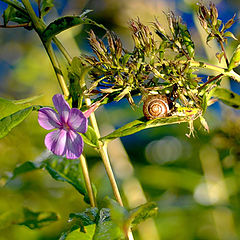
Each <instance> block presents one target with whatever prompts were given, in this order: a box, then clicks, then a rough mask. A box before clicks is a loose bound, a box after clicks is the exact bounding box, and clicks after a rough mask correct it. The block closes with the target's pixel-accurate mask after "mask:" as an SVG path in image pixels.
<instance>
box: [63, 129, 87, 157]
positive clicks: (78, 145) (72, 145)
mask: <svg viewBox="0 0 240 240" xmlns="http://www.w3.org/2000/svg"><path fill="white" fill-rule="evenodd" d="M82 151H83V140H82V137H81V136H80V135H79V134H77V133H76V132H74V131H71V130H70V131H68V133H67V143H66V158H68V159H75V158H79V157H80V156H81V154H82Z"/></svg>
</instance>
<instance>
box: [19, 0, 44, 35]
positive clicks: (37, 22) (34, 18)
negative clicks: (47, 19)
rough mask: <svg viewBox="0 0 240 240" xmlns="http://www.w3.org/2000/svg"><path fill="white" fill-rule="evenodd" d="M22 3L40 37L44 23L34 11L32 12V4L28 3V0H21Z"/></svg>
mask: <svg viewBox="0 0 240 240" xmlns="http://www.w3.org/2000/svg"><path fill="white" fill-rule="evenodd" d="M22 3H23V5H24V7H25V9H26V11H27V13H28V15H29V17H30V18H31V21H32V23H33V26H34V29H35V30H36V32H37V33H38V35H39V36H40V37H41V33H42V32H43V31H44V29H45V24H43V22H42V21H41V19H40V18H38V17H37V15H36V13H35V12H34V10H33V8H32V5H31V4H30V2H29V0H22Z"/></svg>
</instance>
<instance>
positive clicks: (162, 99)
mask: <svg viewBox="0 0 240 240" xmlns="http://www.w3.org/2000/svg"><path fill="white" fill-rule="evenodd" d="M168 113H169V104H168V99H167V97H166V96H165V95H161V94H155V95H149V96H148V97H147V99H146V100H145V101H144V104H143V114H144V116H145V117H146V118H147V119H154V118H161V117H166V116H167V115H168Z"/></svg>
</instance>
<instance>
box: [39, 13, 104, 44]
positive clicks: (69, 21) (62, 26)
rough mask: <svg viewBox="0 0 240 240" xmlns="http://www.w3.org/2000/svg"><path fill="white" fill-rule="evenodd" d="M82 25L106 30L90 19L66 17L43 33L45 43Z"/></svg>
mask: <svg viewBox="0 0 240 240" xmlns="http://www.w3.org/2000/svg"><path fill="white" fill-rule="evenodd" d="M81 24H92V25H96V26H98V27H100V28H103V29H105V30H106V28H105V27H104V26H103V25H102V24H98V23H96V22H94V21H93V20H91V19H89V18H85V17H84V18H83V17H80V16H65V17H61V18H58V19H57V20H55V21H53V22H52V23H50V24H49V25H48V26H47V28H46V29H45V30H44V31H43V33H42V38H43V40H44V41H48V40H49V39H51V38H52V37H54V36H55V35H57V34H59V33H60V32H63V31H65V30H67V29H69V28H71V27H74V26H78V25H81Z"/></svg>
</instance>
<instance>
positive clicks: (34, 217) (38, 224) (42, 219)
mask: <svg viewBox="0 0 240 240" xmlns="http://www.w3.org/2000/svg"><path fill="white" fill-rule="evenodd" d="M23 214H24V219H23V220H22V221H20V222H19V223H18V224H19V225H25V226H27V227H29V228H30V229H36V228H42V227H45V226H47V225H49V224H50V223H52V222H55V221H57V220H58V216H57V214H56V213H54V212H32V211H31V210H29V209H28V208H24V209H23Z"/></svg>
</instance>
